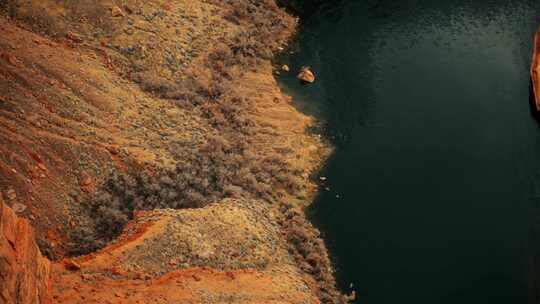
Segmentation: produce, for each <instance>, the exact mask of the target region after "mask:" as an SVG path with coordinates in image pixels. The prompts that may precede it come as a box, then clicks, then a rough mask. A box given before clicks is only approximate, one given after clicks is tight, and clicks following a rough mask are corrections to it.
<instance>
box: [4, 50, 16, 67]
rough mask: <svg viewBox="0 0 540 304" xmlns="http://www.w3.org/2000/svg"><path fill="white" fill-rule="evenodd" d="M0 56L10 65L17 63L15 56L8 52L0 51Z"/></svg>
mask: <svg viewBox="0 0 540 304" xmlns="http://www.w3.org/2000/svg"><path fill="white" fill-rule="evenodd" d="M0 58H2V59H4V60H5V61H7V62H8V63H9V64H11V65H15V63H17V60H16V59H15V56H13V55H11V54H8V53H0Z"/></svg>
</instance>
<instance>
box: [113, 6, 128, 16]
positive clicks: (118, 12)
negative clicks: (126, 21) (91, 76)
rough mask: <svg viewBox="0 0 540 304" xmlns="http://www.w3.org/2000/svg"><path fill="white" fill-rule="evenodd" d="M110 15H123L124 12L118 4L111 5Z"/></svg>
mask: <svg viewBox="0 0 540 304" xmlns="http://www.w3.org/2000/svg"><path fill="white" fill-rule="evenodd" d="M111 16H113V17H124V16H125V14H124V12H123V11H122V9H121V8H119V7H118V6H113V7H111Z"/></svg>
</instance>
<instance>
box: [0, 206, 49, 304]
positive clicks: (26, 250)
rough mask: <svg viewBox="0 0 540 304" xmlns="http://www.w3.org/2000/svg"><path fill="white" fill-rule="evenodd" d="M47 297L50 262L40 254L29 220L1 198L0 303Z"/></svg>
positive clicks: (41, 300) (33, 303)
mask: <svg viewBox="0 0 540 304" xmlns="http://www.w3.org/2000/svg"><path fill="white" fill-rule="evenodd" d="M50 299H51V298H50V262H49V261H48V260H47V259H46V258H44V257H43V256H42V255H41V253H40V251H39V249H38V246H37V244H36V241H35V237H34V231H33V229H32V227H31V226H30V224H29V223H28V221H27V220H25V219H20V218H18V217H17V216H16V215H15V212H13V210H12V209H11V208H9V207H8V206H7V205H6V204H4V202H2V201H1V200H0V303H2V304H13V303H20V304H37V303H51V301H50Z"/></svg>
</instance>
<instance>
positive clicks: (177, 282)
mask: <svg viewBox="0 0 540 304" xmlns="http://www.w3.org/2000/svg"><path fill="white" fill-rule="evenodd" d="M276 217H277V215H276V214H275V213H274V212H272V210H271V209H270V208H269V206H268V205H267V204H265V203H263V202H247V201H235V200H228V201H225V202H222V203H220V204H213V205H211V206H208V207H205V208H203V209H186V210H158V211H152V212H144V213H139V214H138V216H137V218H136V219H135V220H134V221H133V222H132V223H131V224H130V225H129V227H127V229H126V232H125V233H124V234H123V235H122V236H121V237H120V238H119V239H118V240H117V241H116V242H115V243H113V244H111V245H110V246H108V247H107V248H105V249H103V250H102V251H100V252H98V253H96V254H92V255H90V256H85V257H81V258H78V259H76V260H75V262H76V263H77V264H78V265H80V267H81V269H80V270H78V271H72V270H68V269H65V266H64V265H63V264H57V265H56V266H55V267H54V277H55V281H54V286H55V288H54V296H55V299H56V301H57V303H107V301H110V302H114V303H124V302H125V303H225V302H227V303H319V301H318V299H317V298H316V297H315V296H314V295H313V293H312V292H311V289H310V288H309V287H308V286H309V285H308V284H309V283H308V282H306V278H305V277H304V276H303V275H302V274H301V272H299V270H298V268H297V267H296V266H295V264H294V260H293V259H291V257H290V255H289V254H288V252H287V245H286V244H285V242H284V240H283V239H282V238H281V236H280V228H279V225H277V219H276ZM201 221H203V222H205V223H207V225H200V222H201ZM104 286H106V288H104ZM154 301H155V302H154Z"/></svg>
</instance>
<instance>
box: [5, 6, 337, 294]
mask: <svg viewBox="0 0 540 304" xmlns="http://www.w3.org/2000/svg"><path fill="white" fill-rule="evenodd" d="M0 9H1V10H2V12H3V13H2V16H1V17H0V32H1V33H2V35H0V53H1V59H0V111H1V114H2V115H0V123H1V124H2V125H3V126H6V129H5V130H6V131H5V132H4V133H3V134H0V141H1V145H0V147H1V148H0V149H1V150H2V152H3V153H2V155H3V156H2V158H1V159H0V190H1V191H2V194H3V197H4V198H5V199H6V203H7V204H8V205H12V206H23V208H18V209H17V210H18V211H19V212H18V213H19V214H18V215H19V216H21V217H25V218H28V219H29V220H30V222H31V224H32V225H33V226H34V227H35V228H36V233H37V239H38V243H39V244H40V247H41V250H42V252H44V253H45V254H46V255H47V256H48V257H49V258H51V259H53V260H55V262H54V263H53V266H52V271H51V276H50V278H51V280H52V282H53V287H52V295H53V302H54V303H94V302H95V303H104V301H105V302H106V301H108V302H109V303H138V302H137V301H139V302H140V303H144V302H147V301H152V300H154V301H158V302H159V303H218V302H220V301H224V300H227V301H229V302H230V303H320V302H321V303H342V302H345V301H347V298H346V297H345V296H343V295H341V294H340V292H339V291H338V290H337V289H336V284H335V279H334V277H333V269H332V267H331V263H330V259H329V258H328V254H327V251H326V248H325V246H324V243H323V241H322V240H321V239H320V238H319V233H318V231H317V230H316V229H315V228H314V227H313V226H312V225H311V224H309V222H308V221H307V220H306V219H305V216H304V214H303V208H304V207H305V206H307V205H308V204H309V203H310V200H311V199H312V198H313V196H314V194H315V191H316V186H315V184H314V183H313V181H312V180H311V179H310V176H311V174H313V173H314V172H315V171H316V170H317V168H318V167H319V166H320V164H321V163H322V162H323V161H324V160H325V158H326V157H327V155H328V154H329V152H330V149H329V147H327V146H325V144H324V143H323V142H322V140H321V139H320V137H319V136H316V135H314V134H308V133H306V127H308V126H309V125H311V124H313V123H314V122H313V119H312V118H311V117H308V116H305V115H303V114H301V113H299V112H298V111H297V110H296V109H295V108H294V107H293V106H292V105H291V104H290V98H289V97H287V96H284V95H283V94H282V93H281V91H280V89H279V86H278V85H277V83H276V81H275V79H274V78H273V76H272V74H273V69H274V67H273V66H272V63H271V59H272V57H273V54H276V53H277V52H279V50H281V49H283V48H284V47H285V45H286V42H287V41H288V39H290V38H291V36H292V35H293V34H294V31H295V30H296V24H297V21H296V20H295V19H294V18H292V17H290V16H289V15H287V14H286V13H284V12H283V10H282V9H280V8H278V7H277V6H276V5H275V3H274V2H273V1H262V2H260V1H249V0H242V1H232V2H231V1H229V2H222V1H202V0H201V1H187V0H185V1H183V0H180V1H177V2H174V3H162V2H161V1H145V2H141V1H135V0H132V1H124V2H123V3H122V5H120V4H117V3H115V2H103V3H98V4H91V5H90V4H89V5H84V4H76V3H72V2H71V1H61V2H58V1H52V0H51V1H48V0H47V1H29V2H28V1H16V0H13V1H7V2H6V3H4V4H2V5H0ZM268 37H272V40H271V41H268V40H269V39H268ZM16 204H17V205H16ZM126 225H127V226H126ZM66 232H67V233H66ZM111 241H112V242H111ZM169 246H172V247H174V248H175V250H173V251H170V250H169V249H170V247H169ZM81 253H82V254H84V255H82V256H78V257H74V256H73V254H76V255H78V254H81ZM86 253H89V254H86ZM3 254H4V253H3ZM74 265H75V266H74ZM23 266H24V265H23ZM0 283H1V282H0ZM0 285H2V286H7V285H3V284H0ZM45 286H48V284H45ZM233 286H236V287H234V288H233ZM66 290H69V292H66ZM171 290H174V292H171ZM8 292H11V291H8ZM29 303H30V302H29ZM44 303H46V301H45V300H44Z"/></svg>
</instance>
